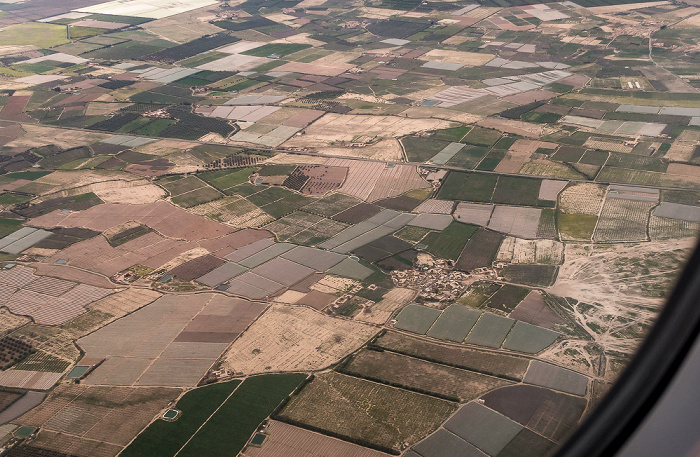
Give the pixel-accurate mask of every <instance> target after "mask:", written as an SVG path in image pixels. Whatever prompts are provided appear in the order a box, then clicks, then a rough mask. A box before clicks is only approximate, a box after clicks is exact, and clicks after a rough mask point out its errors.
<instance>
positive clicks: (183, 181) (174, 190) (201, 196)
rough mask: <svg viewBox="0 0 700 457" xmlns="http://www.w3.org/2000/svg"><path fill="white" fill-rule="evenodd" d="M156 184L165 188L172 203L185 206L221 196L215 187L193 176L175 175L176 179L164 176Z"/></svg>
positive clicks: (188, 206) (199, 203)
mask: <svg viewBox="0 0 700 457" xmlns="http://www.w3.org/2000/svg"><path fill="white" fill-rule="evenodd" d="M158 184H160V185H161V186H162V187H164V188H165V189H167V191H168V192H169V193H170V197H171V199H172V202H173V203H175V204H176V205H179V206H182V207H185V208H190V207H192V206H196V205H201V204H203V203H207V202H210V201H212V200H216V199H218V198H221V197H222V196H223V195H221V193H220V192H218V191H217V190H216V189H213V188H212V187H210V186H207V185H206V184H205V183H204V182H203V181H201V180H200V179H198V178H196V177H194V176H188V177H186V178H182V177H180V176H177V177H176V179H172V178H165V179H163V180H161V181H159V182H158Z"/></svg>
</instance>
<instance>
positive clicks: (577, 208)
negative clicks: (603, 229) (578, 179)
mask: <svg viewBox="0 0 700 457" xmlns="http://www.w3.org/2000/svg"><path fill="white" fill-rule="evenodd" d="M605 189H606V187H605V186H604V185H601V184H593V183H580V184H574V185H573V186H571V187H569V188H566V189H564V190H563V191H562V192H561V193H560V194H559V209H560V210H561V211H563V212H565V213H569V214H590V215H593V216H597V215H598V213H599V212H600V208H601V207H602V206H603V198H604V197H605Z"/></svg>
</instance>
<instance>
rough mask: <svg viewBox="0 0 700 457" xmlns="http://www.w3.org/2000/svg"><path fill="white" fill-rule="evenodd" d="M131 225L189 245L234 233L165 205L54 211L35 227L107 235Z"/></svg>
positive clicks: (118, 205)
mask: <svg viewBox="0 0 700 457" xmlns="http://www.w3.org/2000/svg"><path fill="white" fill-rule="evenodd" d="M129 221H136V222H139V223H141V224H143V225H147V226H149V227H151V228H153V229H154V230H156V231H158V232H159V233H161V234H163V235H164V236H167V237H169V238H175V239H185V240H188V241H193V240H202V239H206V238H217V237H219V236H222V235H225V234H227V233H230V232H232V231H233V229H232V228H230V227H227V226H225V225H223V224H220V223H217V222H214V221H211V220H209V219H207V218H205V217H202V216H196V215H193V214H190V213H188V212H187V211H185V210H183V209H181V208H178V207H176V206H173V205H171V204H169V203H167V202H164V201H158V202H155V203H150V204H147V205H128V204H113V203H107V204H102V205H97V206H93V207H92V208H90V209H87V210H85V211H80V212H71V213H61V212H58V211H54V212H52V213H49V214H46V215H44V216H40V217H37V218H35V219H33V220H32V223H33V224H34V225H36V226H38V227H83V228H89V229H91V230H97V231H100V232H103V231H105V230H107V229H109V228H111V227H114V226H117V225H122V224H125V223H127V222H129Z"/></svg>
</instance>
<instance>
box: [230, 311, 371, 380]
mask: <svg viewBox="0 0 700 457" xmlns="http://www.w3.org/2000/svg"><path fill="white" fill-rule="evenodd" d="M377 331H378V329H376V328H374V327H371V326H369V325H365V324H361V323H358V322H351V321H347V320H342V319H336V318H333V317H329V316H327V315H325V314H322V313H320V312H317V311H313V310H310V309H308V308H302V307H290V306H284V305H273V306H272V307H270V308H269V309H268V310H267V312H265V313H264V314H263V315H262V316H261V317H260V318H258V320H257V321H255V323H253V325H251V326H250V328H248V330H246V331H245V332H244V333H243V335H241V336H240V337H239V338H238V339H237V340H236V341H234V343H233V345H232V346H231V347H230V349H229V350H228V352H227V353H226V354H225V355H224V357H223V364H222V365H223V367H224V368H226V369H228V370H229V371H231V372H235V373H236V374H237V375H239V374H244V375H250V374H254V373H265V372H276V371H307V370H320V369H322V368H325V367H327V366H328V365H330V364H332V363H334V362H336V361H338V360H340V359H341V358H342V357H344V356H346V355H347V354H349V353H351V352H353V351H354V350H356V349H357V348H359V347H360V346H361V345H363V344H364V343H365V342H366V341H367V340H369V339H370V338H371V337H372V336H374V334H375V333H377Z"/></svg>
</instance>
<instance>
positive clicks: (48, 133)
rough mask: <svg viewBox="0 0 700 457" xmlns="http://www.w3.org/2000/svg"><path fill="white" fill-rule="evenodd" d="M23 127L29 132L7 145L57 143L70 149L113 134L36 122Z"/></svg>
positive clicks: (31, 145) (21, 145)
mask: <svg viewBox="0 0 700 457" xmlns="http://www.w3.org/2000/svg"><path fill="white" fill-rule="evenodd" d="M22 128H23V129H24V130H25V132H27V133H26V134H25V135H24V136H23V137H21V138H18V139H16V140H14V141H11V142H9V143H7V144H6V145H5V146H9V147H18V148H21V147H24V148H37V147H40V146H45V145H47V144H55V145H56V146H59V147H62V148H64V149H70V148H74V147H77V146H83V145H86V144H91V143H96V142H97V141H100V140H104V139H105V138H109V137H110V136H112V135H110V134H108V133H93V132H86V131H77V130H68V129H60V128H55V127H45V126H42V125H34V124H22Z"/></svg>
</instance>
